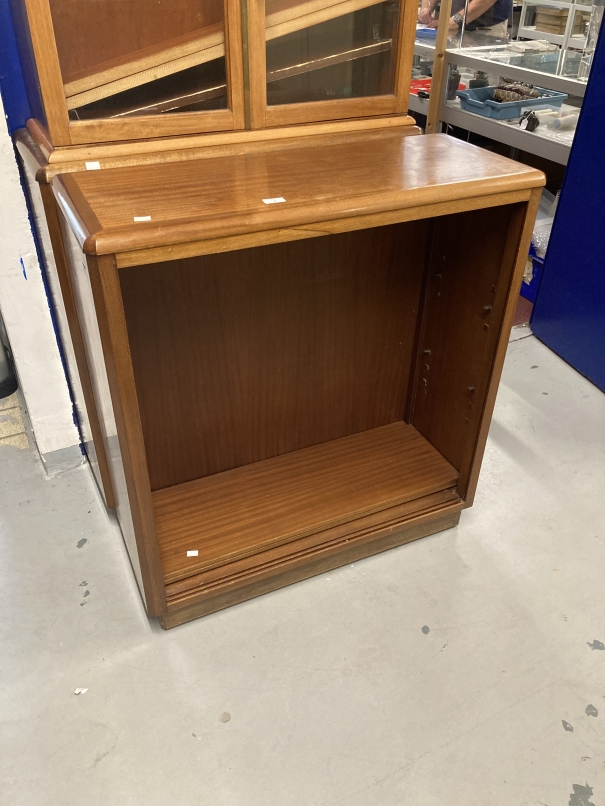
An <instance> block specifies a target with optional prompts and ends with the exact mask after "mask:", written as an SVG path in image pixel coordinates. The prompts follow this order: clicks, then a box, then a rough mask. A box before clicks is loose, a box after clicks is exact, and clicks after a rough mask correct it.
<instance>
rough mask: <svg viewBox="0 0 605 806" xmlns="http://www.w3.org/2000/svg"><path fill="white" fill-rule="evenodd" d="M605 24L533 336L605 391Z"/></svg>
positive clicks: (556, 228) (553, 240)
mask: <svg viewBox="0 0 605 806" xmlns="http://www.w3.org/2000/svg"><path fill="white" fill-rule="evenodd" d="M604 97H605V22H604V23H603V26H602V28H601V34H600V36H599V42H598V44H597V49H596V52H595V56H594V60H593V65H592V70H591V73H590V79H589V82H588V87H587V90H586V96H585V98H584V103H583V105H582V112H581V115H580V120H579V122H578V128H577V131H576V135H575V138H574V142H573V146H572V150H571V155H570V159H569V163H568V166H567V172H566V174H565V181H564V183H563V188H562V190H561V198H560V200H559V205H558V207H557V213H556V216H555V221H554V225H553V229H552V234H551V237H550V243H549V246H548V252H547V254H546V261H545V265H544V276H543V278H542V284H541V285H540V291H539V293H538V298H537V301H536V305H535V308H534V315H533V317H532V322H531V326H532V330H533V332H534V333H535V334H536V336H538V338H539V339H541V340H542V341H543V342H544V343H545V344H546V345H548V347H550V348H551V349H552V350H554V351H555V352H556V353H557V354H558V355H560V356H561V358H564V359H565V360H566V361H567V362H569V363H570V364H571V365H572V366H573V367H575V369H577V370H578V372H581V373H582V375H585V376H586V377H587V378H589V379H590V380H591V381H592V382H593V383H595V384H596V385H597V386H599V387H600V388H601V389H603V390H604V391H605V102H604V100H603V99H604Z"/></svg>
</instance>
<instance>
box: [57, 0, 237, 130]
mask: <svg viewBox="0 0 605 806" xmlns="http://www.w3.org/2000/svg"><path fill="white" fill-rule="evenodd" d="M50 8H51V14H52V19H53V28H54V32H55V38H56V42H57V51H58V54H59V63H60V65H61V73H62V77H63V84H64V90H65V97H66V99H67V107H68V109H69V114H70V117H71V118H72V119H74V120H83V119H90V118H105V117H111V118H113V117H132V116H136V115H149V114H158V113H164V112H186V111H197V110H200V109H222V108H226V106H227V87H226V84H227V80H226V75H227V74H226V65H225V34H224V28H225V26H224V6H223V0H50Z"/></svg>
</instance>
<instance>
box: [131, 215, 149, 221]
mask: <svg viewBox="0 0 605 806" xmlns="http://www.w3.org/2000/svg"><path fill="white" fill-rule="evenodd" d="M134 220H135V221H151V216H150V215H135V217H134Z"/></svg>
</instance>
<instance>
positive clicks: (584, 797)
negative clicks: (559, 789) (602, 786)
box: [569, 784, 595, 806]
mask: <svg viewBox="0 0 605 806" xmlns="http://www.w3.org/2000/svg"><path fill="white" fill-rule="evenodd" d="M591 795H592V787H591V786H588V784H586V786H582V785H581V784H574V785H573V793H572V795H571V797H570V798H569V806H595V805H594V803H593V802H592V801H591V800H588V798H589V797H590V796H591Z"/></svg>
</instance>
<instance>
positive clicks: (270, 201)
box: [263, 196, 286, 204]
mask: <svg viewBox="0 0 605 806" xmlns="http://www.w3.org/2000/svg"><path fill="white" fill-rule="evenodd" d="M285 201H286V200H285V199H284V197H283V196H276V197H275V198H274V199H263V204H281V203H282V202H285Z"/></svg>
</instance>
